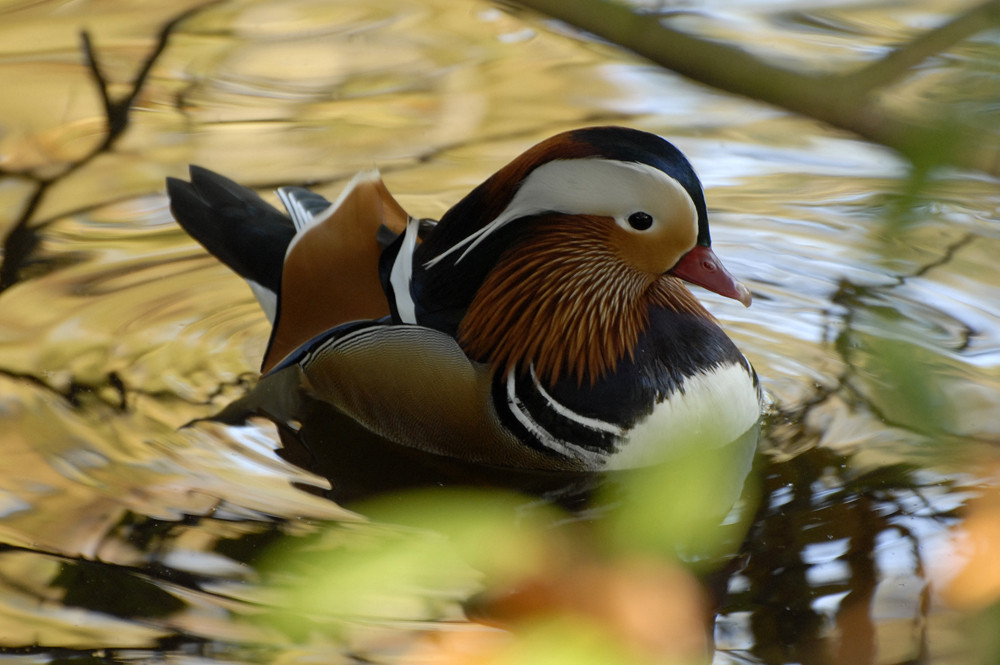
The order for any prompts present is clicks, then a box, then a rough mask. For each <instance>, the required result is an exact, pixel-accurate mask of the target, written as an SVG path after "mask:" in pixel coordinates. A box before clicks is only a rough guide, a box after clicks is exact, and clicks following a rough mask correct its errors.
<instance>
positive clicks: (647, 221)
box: [628, 211, 653, 231]
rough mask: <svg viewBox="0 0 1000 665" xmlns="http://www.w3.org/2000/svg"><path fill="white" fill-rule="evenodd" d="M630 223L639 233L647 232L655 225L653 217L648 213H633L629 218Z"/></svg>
mask: <svg viewBox="0 0 1000 665" xmlns="http://www.w3.org/2000/svg"><path fill="white" fill-rule="evenodd" d="M628 223H629V226H631V227H632V228H633V229H635V230H637V231H645V230H646V229H648V228H649V227H651V226H652V225H653V216H652V215H650V214H649V213H648V212H642V211H639V212H633V213H632V214H631V215H629V216H628Z"/></svg>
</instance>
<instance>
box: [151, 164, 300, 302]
mask: <svg viewBox="0 0 1000 665" xmlns="http://www.w3.org/2000/svg"><path fill="white" fill-rule="evenodd" d="M190 172H191V181H190V182H186V181H184V180H180V179H178V178H167V194H168V195H169V197H170V210H171V212H172V213H173V215H174V219H176V220H177V223H178V224H180V225H181V227H182V228H183V229H184V230H185V231H187V233H188V234H189V235H190V236H191V237H192V238H194V239H195V240H197V241H198V242H199V243H201V245H202V246H203V247H204V248H205V249H207V250H208V251H209V252H211V253H212V254H214V255H215V256H216V257H218V258H219V260H220V261H222V262H223V263H225V264H226V265H227V266H229V267H230V268H231V269H232V270H233V271H235V272H236V273H237V274H239V275H240V276H241V277H243V278H244V279H245V280H247V281H248V282H249V283H250V286H251V287H252V288H253V291H254V294H255V295H256V296H257V299H258V300H259V301H260V303H261V306H262V307H263V308H264V310H265V312H266V313H267V314H268V317H269V318H271V319H272V320H273V316H274V308H275V303H276V298H277V294H278V293H279V291H280V289H281V272H282V266H283V264H284V261H285V253H286V252H287V250H288V245H289V243H291V241H292V238H293V237H294V236H295V226H294V225H293V224H292V220H291V219H289V218H288V217H287V216H286V215H284V214H282V213H281V212H279V211H278V210H277V209H276V208H275V207H274V206H272V205H270V204H269V203H267V202H266V201H264V199H262V198H261V197H260V196H258V195H257V193H256V192H254V191H253V190H251V189H248V188H246V187H243V186H241V185H237V184H236V183H235V182H233V181H232V180H229V179H228V178H224V177H223V176H221V175H219V174H218V173H214V172H212V171H209V170H208V169H205V168H202V167H200V166H191V168H190Z"/></svg>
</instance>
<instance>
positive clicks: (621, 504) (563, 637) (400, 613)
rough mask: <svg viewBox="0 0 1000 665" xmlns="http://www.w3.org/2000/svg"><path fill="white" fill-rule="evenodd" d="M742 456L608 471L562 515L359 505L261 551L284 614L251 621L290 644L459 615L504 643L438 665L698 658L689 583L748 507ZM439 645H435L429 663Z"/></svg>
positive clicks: (449, 498) (704, 624) (451, 497)
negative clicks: (313, 634) (332, 626)
mask: <svg viewBox="0 0 1000 665" xmlns="http://www.w3.org/2000/svg"><path fill="white" fill-rule="evenodd" d="M754 435H755V436H754V439H753V441H751V449H752V444H753V443H755V441H756V433H754ZM743 443H744V449H745V448H746V445H745V442H743ZM745 458H746V455H739V454H734V451H733V450H731V449H726V450H722V451H719V450H700V451H696V452H691V453H689V454H687V455H685V456H683V457H682V458H679V459H677V460H675V461H673V462H671V463H667V464H663V465H660V466H657V467H652V468H647V469H642V470H639V471H636V472H627V473H622V474H620V475H615V476H614V477H611V478H609V479H608V480H607V481H606V482H605V484H604V486H603V487H602V488H601V490H600V491H599V492H598V495H597V496H596V497H595V498H594V500H593V502H592V504H591V505H590V506H589V507H587V508H586V509H584V510H583V511H582V512H580V513H578V514H571V513H567V512H565V511H563V510H560V509H558V508H556V507H554V506H552V505H550V504H549V503H547V502H546V501H544V500H541V499H537V498H535V499H532V498H529V497H526V496H523V495H520V494H516V493H506V492H499V491H486V490H472V489H455V488H450V489H445V488H441V489H425V490H417V491H410V492H406V493H394V494H390V495H387V496H384V497H381V498H377V499H372V500H369V501H368V502H366V503H364V504H361V505H358V506H355V508H356V509H357V510H358V511H359V512H360V513H362V514H364V515H366V516H368V517H370V518H371V519H372V523H371V524H369V525H351V526H349V527H345V526H342V525H341V526H337V527H334V528H331V529H329V530H327V531H325V532H323V533H322V534H321V535H319V536H318V537H314V538H309V539H306V540H298V541H295V540H290V541H287V542H285V543H283V544H281V545H279V546H278V547H276V548H274V549H273V550H272V552H271V554H270V555H269V557H268V562H267V563H266V564H265V566H264V569H265V570H266V571H268V572H267V574H266V577H267V579H268V580H270V581H271V583H272V584H274V585H275V588H283V589H284V591H283V592H282V593H281V594H279V595H280V597H281V598H282V600H280V601H278V603H277V605H279V606H283V607H286V608H289V609H288V611H287V613H278V614H277V615H275V616H268V617H267V621H268V622H269V623H271V624H272V625H274V624H277V625H280V626H283V627H284V628H285V630H286V631H287V633H288V634H289V635H290V636H292V637H293V638H295V639H300V640H305V639H308V635H309V634H310V631H309V630H308V629H304V628H303V626H304V625H305V624H304V622H303V616H307V617H311V618H316V617H327V618H337V619H339V620H347V619H350V620H351V621H358V620H362V621H374V620H378V621H406V620H410V621H413V620H419V619H428V618H438V619H441V618H446V617H449V616H455V615H454V614H453V612H454V611H455V610H457V608H458V607H459V606H461V607H464V610H465V612H466V613H467V614H468V615H470V616H471V617H472V618H474V619H476V620H478V621H480V622H482V623H484V624H487V625H496V626H500V627H503V628H505V629H507V630H509V631H510V638H509V639H505V640H500V641H499V642H497V641H496V640H492V641H488V645H487V646H486V647H484V648H485V649H486V651H487V653H482V652H478V653H477V655H476V657H475V658H474V659H471V657H470V659H467V660H461V659H460V660H456V661H447V662H470V663H471V662H483V663H485V662H495V663H529V662H530V663H564V662H573V663H582V664H584V665H586V664H588V663H595V664H596V663H608V662H616V663H617V662H621V663H637V664H638V663H663V662H677V663H687V662H703V661H705V660H706V658H707V657H708V655H709V653H710V647H709V644H710V635H711V630H712V628H711V626H712V623H711V612H710V610H709V607H710V604H711V603H710V600H709V597H708V593H707V590H706V589H705V588H703V587H702V586H701V585H700V584H699V583H698V582H697V581H696V579H697V578H696V577H695V575H694V572H699V573H703V574H708V573H711V572H712V571H713V570H715V569H718V568H719V567H720V566H722V565H724V564H725V563H726V562H728V561H731V560H732V557H733V556H735V554H736V552H737V551H738V549H739V546H740V544H741V543H742V541H743V538H744V536H745V534H746V530H747V528H748V524H749V522H748V518H749V517H750V516H752V514H753V507H752V499H748V498H746V497H744V498H743V499H742V500H740V497H739V494H738V491H734V488H737V490H738V488H739V487H741V486H742V484H743V478H744V477H745V475H746V473H747V471H748V468H747V464H746V462H745ZM747 494H748V495H749V496H751V497H752V496H753V494H754V492H752V491H751V492H749V493H747ZM734 504H736V505H737V506H738V508H739V509H738V510H735V511H732V513H730V511H731V510H732V508H733V506H734ZM727 513H729V514H730V518H731V519H728V520H727V521H726V522H727V523H726V526H725V527H722V526H720V522H721V521H722V520H723V518H725V517H726V515H727ZM470 597H471V599H470ZM452 604H454V605H455V608H453V609H452V610H450V609H449V605H452ZM458 616H461V614H459V615H458ZM314 628H315V629H318V627H314ZM422 647H427V645H426V644H422ZM454 648H458V647H456V644H455V643H454V641H446V644H439V645H437V646H436V647H435V651H437V652H438V656H441V653H442V652H443V651H446V650H451V649H454ZM463 648H472V647H471V646H468V645H467V646H466V647H463Z"/></svg>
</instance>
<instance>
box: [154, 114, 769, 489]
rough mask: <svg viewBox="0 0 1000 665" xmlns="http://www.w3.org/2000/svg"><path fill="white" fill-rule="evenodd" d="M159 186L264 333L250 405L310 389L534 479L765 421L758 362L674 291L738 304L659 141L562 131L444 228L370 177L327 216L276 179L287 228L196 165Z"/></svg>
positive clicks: (692, 193) (700, 206) (691, 187)
mask: <svg viewBox="0 0 1000 665" xmlns="http://www.w3.org/2000/svg"><path fill="white" fill-rule="evenodd" d="M168 191H169V194H170V199H171V207H172V210H173V213H174V216H175V218H176V219H177V220H178V222H179V223H180V224H181V226H183V227H184V228H185V229H186V230H187V231H188V233H189V234H190V235H192V236H193V237H194V238H195V239H197V240H198V241H199V242H201V243H202V244H203V245H204V246H205V247H206V248H207V249H208V250H209V251H210V252H212V253H213V254H215V255H216V256H217V257H219V258H220V259H221V260H222V261H223V262H225V263H226V264H227V265H229V266H230V267H231V268H233V269H234V270H235V271H236V272H238V273H239V274H241V275H242V276H243V277H244V278H245V279H247V281H248V282H249V283H250V284H251V287H252V288H253V289H254V292H255V294H257V296H258V300H260V302H261V304H262V306H263V308H264V310H265V312H266V313H267V314H268V316H269V318H270V319H271V321H272V323H273V328H272V333H271V339H270V342H269V345H268V349H267V351H266V353H265V356H264V360H263V363H262V373H263V377H262V379H261V381H260V383H259V385H258V388H257V391H260V392H262V393H266V394H270V395H282V394H287V393H293V392H300V393H305V394H308V395H309V396H311V397H312V398H314V399H318V400H320V401H322V402H325V403H326V404H328V405H332V406H333V407H334V408H335V409H336V410H338V411H339V412H342V413H343V414H345V415H346V416H347V417H348V418H350V419H351V420H352V421H354V422H356V423H359V424H360V425H361V426H363V427H364V428H365V429H366V430H368V431H370V432H372V433H373V434H375V435H377V436H379V437H383V438H385V439H386V440H388V441H390V442H393V443H395V444H399V445H402V446H405V447H409V448H414V449H417V450H422V451H425V452H429V453H434V454H437V455H443V456H447V457H451V458H455V459H459V460H464V461H468V462H473V463H478V464H487V465H492V466H500V467H507V468H516V469H531V470H545V471H549V470H551V471H577V470H579V471H591V470H603V469H616V468H631V467H636V466H643V465H646V464H651V463H655V462H658V461H661V460H663V459H665V458H667V457H669V455H670V454H672V453H673V452H674V451H676V450H677V449H679V448H684V447H687V446H720V445H723V444H726V443H729V442H731V441H733V440H736V439H738V438H739V437H740V436H741V435H743V434H744V433H745V432H747V431H748V430H750V429H752V428H754V427H755V425H756V423H757V421H758V419H759V416H760V410H761V393H760V388H759V385H758V382H757V378H756V375H755V373H754V371H753V369H752V367H751V366H750V364H749V362H747V360H746V358H745V357H744V356H743V354H742V353H740V351H739V350H738V349H737V348H736V346H735V345H734V344H733V342H732V341H731V340H730V339H729V338H728V337H727V336H726V335H725V333H724V332H723V330H722V329H721V327H720V326H719V325H718V323H717V322H716V320H715V319H714V318H713V317H712V316H711V314H709V313H708V311H707V310H705V308H704V307H703V306H702V305H701V304H700V303H699V302H698V300H697V299H696V298H695V297H694V295H693V294H692V293H691V292H690V291H689V290H688V289H687V288H686V286H685V285H684V281H688V282H692V283H695V284H698V285H701V286H704V287H706V288H709V289H711V290H713V291H715V292H717V293H720V294H722V295H725V296H728V297H731V298H734V299H737V300H740V301H741V302H743V303H744V304H746V305H749V292H748V291H747V290H746V288H745V287H743V286H742V285H741V284H739V282H737V281H736V280H735V279H734V278H732V276H731V275H729V273H728V272H727V271H726V270H725V268H723V267H722V264H721V263H720V262H719V261H718V259H717V258H716V257H715V255H714V254H713V253H712V251H711V249H710V238H709V232H708V222H707V212H706V207H705V202H704V196H703V194H702V190H701V186H700V184H699V182H698V179H697V177H696V176H695V174H694V172H693V170H692V169H691V167H690V165H689V164H688V162H687V160H686V159H685V158H684V157H683V155H682V154H681V153H680V152H679V151H678V150H677V149H676V148H675V147H674V146H672V145H671V144H670V143H668V142H667V141H665V140H663V139H662V138H660V137H658V136H655V135H652V134H648V133H645V132H640V131H637V130H631V129H625V128H621V127H595V128H586V129H581V130H575V131H571V132H566V133H563V134H559V135H557V136H555V137H552V138H550V139H548V140H546V141H543V142H542V143H540V144H538V145H536V146H534V147H533V148H531V149H529V150H528V151H527V152H525V153H524V154H522V155H521V156H520V157H518V158H517V159H515V160H514V161H513V162H511V163H510V164H508V165H507V166H505V167H504V168H503V169H501V170H500V171H498V172H497V173H496V174H494V175H493V176H492V177H490V178H489V179H488V180H486V181H485V182H484V183H483V184H482V185H480V186H479V187H477V188H476V189H474V190H473V191H472V192H471V193H470V194H469V195H467V196H466V197H465V198H464V199H462V200H461V201H460V202H459V203H458V204H456V205H455V206H454V207H453V208H452V209H450V210H449V211H448V212H447V213H446V214H445V215H444V216H442V218H441V220H440V221H439V222H436V223H435V222H431V221H429V220H420V219H416V218H412V217H410V216H408V215H407V214H406V213H405V212H404V211H403V209H402V207H401V206H399V204H398V203H397V202H396V201H395V200H394V199H393V198H392V197H391V195H390V194H389V193H388V191H387V190H386V189H385V186H384V185H383V184H382V181H381V180H380V178H379V177H378V175H377V173H374V172H369V173H364V174H360V175H359V176H358V177H357V178H355V180H354V181H352V183H351V184H349V185H348V187H347V188H345V191H344V193H343V194H342V195H341V196H340V198H339V199H338V200H337V201H335V202H334V203H332V204H331V203H329V202H328V201H326V200H325V199H323V198H322V197H320V196H318V195H316V194H313V193H311V192H308V190H304V189H301V188H282V189H280V190H279V192H278V194H279V198H280V199H281V200H282V202H283V203H284V204H285V207H286V208H287V209H288V211H289V213H290V217H289V216H286V215H284V214H282V213H280V212H279V211H278V210H276V209H275V208H273V207H272V206H270V205H269V204H267V203H266V202H264V201H263V200H262V199H261V198H260V197H258V196H257V195H256V194H255V193H254V192H252V191H251V190H249V189H246V188H243V187H241V186H239V185H236V184H235V183H232V182H231V181H229V180H227V179H225V178H223V177H222V176H219V175H216V174H214V173H212V172H210V171H207V170H205V169H201V168H198V167H192V170H191V182H190V183H188V182H184V181H181V180H176V179H169V180H168Z"/></svg>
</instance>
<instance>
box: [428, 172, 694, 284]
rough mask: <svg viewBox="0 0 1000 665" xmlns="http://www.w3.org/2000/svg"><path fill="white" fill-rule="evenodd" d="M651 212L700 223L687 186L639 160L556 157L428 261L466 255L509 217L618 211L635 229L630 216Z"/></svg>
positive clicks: (664, 219)
mask: <svg viewBox="0 0 1000 665" xmlns="http://www.w3.org/2000/svg"><path fill="white" fill-rule="evenodd" d="M640 210H641V211H643V212H647V213H649V214H650V215H652V217H653V220H654V221H653V223H654V225H655V224H664V223H669V222H670V221H671V220H675V219H685V220H689V221H688V222H687V223H692V220H693V223H694V224H697V223H698V222H697V220H698V215H697V213H696V212H695V205H694V202H693V201H692V200H691V197H690V196H689V195H688V193H687V192H686V191H685V190H684V187H683V186H681V184H680V183H679V182H678V181H677V180H675V179H674V178H671V177H670V176H669V175H667V174H666V173H664V172H663V171H661V170H659V169H657V168H655V167H652V166H649V165H648V164H640V163H638V162H620V161H617V160H612V159H600V158H587V159H556V160H553V161H551V162H547V163H545V164H542V165H541V166H539V167H538V168H536V169H535V170H534V171H532V172H531V173H530V174H528V177H527V178H525V179H524V181H523V182H522V183H521V186H520V188H518V190H517V193H516V194H515V195H514V198H513V199H511V202H510V203H509V204H508V205H507V207H506V208H505V209H504V211H503V212H502V213H500V215H499V216H497V217H496V219H494V220H493V221H491V222H489V223H488V224H486V226H484V227H483V228H481V229H479V230H478V231H476V232H475V233H473V234H471V235H469V236H468V237H466V238H464V239H463V240H462V241H461V242H459V243H456V244H455V245H453V246H452V247H449V248H448V249H447V250H446V251H444V252H442V253H441V254H439V255H437V256H436V257H434V258H433V259H431V260H430V261H428V262H427V264H426V265H427V267H428V268H429V267H432V266H433V265H434V264H436V263H437V262H438V261H440V260H441V259H443V258H444V257H446V256H448V255H449V254H451V253H452V252H455V251H457V250H459V249H462V248H464V251H462V254H461V255H460V256H459V257H458V259H457V260H456V263H457V262H458V261H461V260H462V259H463V258H465V256H466V255H467V254H468V253H469V252H470V251H472V250H473V249H475V247H476V246H477V245H478V244H479V243H481V242H482V241H483V240H484V239H485V238H487V237H488V236H490V235H491V234H493V233H496V231H497V230H498V229H500V228H501V227H503V226H505V225H506V224H509V223H510V222H512V221H514V220H516V219H520V218H522V217H527V216H530V215H537V214H540V213H544V212H561V213H566V214H570V215H598V216H602V217H613V218H614V219H615V220H616V221H617V222H618V224H619V225H621V226H622V227H623V228H625V229H630V227H629V225H628V222H627V219H628V216H629V215H631V214H632V213H634V212H638V211H640Z"/></svg>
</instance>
